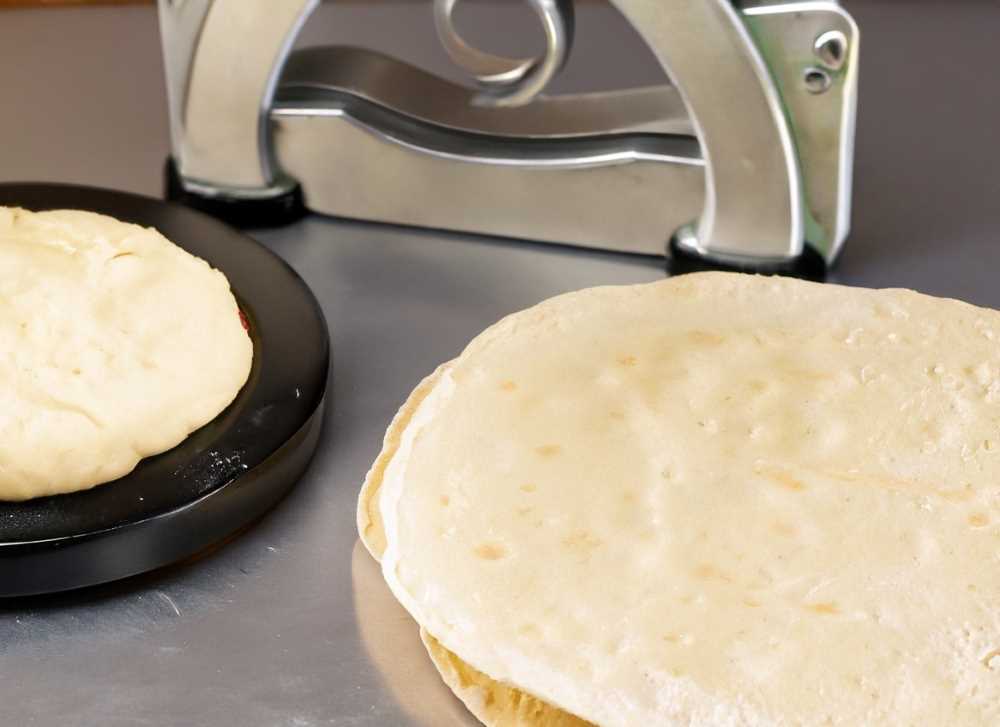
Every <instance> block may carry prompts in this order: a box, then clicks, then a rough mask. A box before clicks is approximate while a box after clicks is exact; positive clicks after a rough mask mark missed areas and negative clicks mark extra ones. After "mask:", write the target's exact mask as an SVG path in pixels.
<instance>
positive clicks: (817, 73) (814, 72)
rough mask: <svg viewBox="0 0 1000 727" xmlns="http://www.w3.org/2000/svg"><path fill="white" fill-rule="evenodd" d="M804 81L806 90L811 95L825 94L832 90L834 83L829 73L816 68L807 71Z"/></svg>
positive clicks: (803, 75) (804, 74) (812, 67)
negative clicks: (831, 86) (831, 85)
mask: <svg viewBox="0 0 1000 727" xmlns="http://www.w3.org/2000/svg"><path fill="white" fill-rule="evenodd" d="M802 81H803V82H804V83H805V85H806V90H807V91H808V92H809V93H825V92H826V90H827V89H829V88H830V84H831V83H833V79H832V78H830V74H829V73H827V72H826V71H824V70H823V69H822V68H817V67H815V66H811V67H809V68H807V69H806V70H805V72H804V73H803V74H802Z"/></svg>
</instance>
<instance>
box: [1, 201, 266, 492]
mask: <svg viewBox="0 0 1000 727" xmlns="http://www.w3.org/2000/svg"><path fill="white" fill-rule="evenodd" d="M252 358H253V346H252V344H251V342H250V338H249V336H248V335H247V333H246V330H245V329H244V328H243V325H242V323H241V321H240V317H239V309H238V307H237V304H236V300H235V298H234V297H233V294H232V293H231V292H230V290H229V283H228V282H227V281H226V278H225V276H224V275H223V274H222V273H220V272H219V271H217V270H213V269H212V268H211V267H210V266H209V265H208V263H206V262H205V261H204V260H201V259H199V258H196V257H194V256H192V255H190V254H188V253H187V252H185V251H184V250H182V249H180V248H179V247H177V246H176V245H174V244H173V243H171V242H170V241H168V240H167V239H166V238H164V237H163V236H162V235H161V234H159V233H158V232H156V230H153V229H151V228H142V227H139V226H137V225H132V224H127V223H124V222H120V221H118V220H116V219H114V218H111V217H106V216H104V215H99V214H94V213H92V212H82V211H76V210H56V211H50V212H38V213H35V212H29V211H26V210H22V209H16V208H7V207H0V500H25V499H29V498H34V497H41V496H44V495H53V494H58V493H66V492H73V491H76V490H84V489H87V488H90V487H93V486H95V485H98V484H101V483H104V482H108V481H110V480H114V479H116V478H118V477H121V476H122V475H125V474H127V473H128V472H130V471H131V470H132V469H133V468H134V467H135V465H136V463H138V461H139V460H140V459H141V458H142V457H148V456H150V455H153V454H157V453H159V452H163V451H165V450H167V449H170V448H171V447H174V446H175V445H177V444H178V443H180V442H181V441H182V440H183V439H184V438H185V437H187V435H188V434H190V433H191V432H192V431H194V430H195V429H198V428H199V427H201V426H202V425H204V424H205V423H207V422H209V421H210V420H212V419H214V418H215V417H216V416H217V415H218V414H219V413H220V412H221V411H222V410H223V409H225V408H226V406H228V405H229V404H230V403H231V402H232V400H233V399H234V398H235V397H236V394H237V393H238V392H239V390H240V388H241V387H242V386H243V384H244V383H245V382H246V380H247V377H248V376H249V373H250V365H251V361H252Z"/></svg>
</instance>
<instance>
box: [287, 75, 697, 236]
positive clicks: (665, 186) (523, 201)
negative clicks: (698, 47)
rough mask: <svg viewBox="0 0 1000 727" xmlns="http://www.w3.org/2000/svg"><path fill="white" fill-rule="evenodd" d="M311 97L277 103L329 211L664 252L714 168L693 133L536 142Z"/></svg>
mask: <svg viewBox="0 0 1000 727" xmlns="http://www.w3.org/2000/svg"><path fill="white" fill-rule="evenodd" d="M304 100H305V103H298V102H297V101H295V100H292V99H284V100H282V102H281V103H279V105H278V106H276V108H275V109H274V113H273V115H272V118H273V121H274V126H275V140H276V143H277V149H278V157H279V159H280V160H281V163H282V165H283V166H284V167H285V168H286V169H288V171H289V173H290V174H292V175H294V176H295V177H296V178H297V179H299V180H300V181H301V183H302V186H303V189H304V190H305V191H306V195H307V197H306V203H307V205H308V206H309V207H310V208H311V209H314V210H318V211H321V212H324V213H326V214H332V215H338V216H342V217H361V218H365V219H378V220H386V221H390V222H395V223H400V224H407V225H417V226H420V227H433V228H439V229H454V230H469V229H475V230H478V231H481V232H486V233H489V234H494V235H504V236H508V237H520V238H530V239H533V240H543V241H551V242H563V243H567V242H568V243H573V244H577V245H583V246H587V247H598V248H603V249H616V250H621V251H628V252H640V253H646V254H650V255H662V254H663V249H664V245H665V243H666V240H667V235H668V234H669V232H667V231H669V230H672V229H675V228H676V227H677V226H679V225H681V224H683V223H684V222H685V221H687V220H688V219H691V217H692V216H693V215H697V214H698V212H699V210H701V208H702V202H703V200H702V196H701V194H702V190H703V189H704V167H703V163H702V160H701V157H700V155H699V152H698V147H697V144H696V143H695V142H694V141H693V140H692V139H690V138H688V137H678V136H658V135H641V134H636V135H626V136H621V137H617V138H615V137H583V138H577V139H563V140H559V141H553V140H545V139H537V140H533V141H532V142H531V143H530V145H528V146H526V145H527V144H528V142H527V141H525V142H524V143H523V144H522V145H516V144H511V143H510V142H509V140H507V139H505V138H501V137H492V136H486V135H478V136H472V135H462V136H460V135H455V134H451V133H447V132H443V131H441V130H440V129H436V128H434V127H430V126H427V125H425V124H421V123H419V122H415V121H413V120H412V119H409V118H408V117H405V116H402V115H399V114H393V113H391V112H387V111H386V110H385V109H384V108H383V107H381V106H379V105H376V104H372V103H369V102H367V101H364V100H361V99H359V98H357V97H354V96H348V95H343V94H341V95H337V94H335V93H332V92H327V93H326V94H325V95H324V96H323V97H322V98H319V97H318V95H317V93H316V92H313V93H311V94H309V95H308V96H307V97H306V99H304ZM317 158H320V159H322V160H323V164H322V165H320V164H317V163H316V160H317ZM359 160H363V161H362V162H361V163H359ZM330 169H337V170H341V173H340V174H330V172H329V170H330ZM609 190H622V192H621V193H609ZM664 196H666V197H667V198H668V199H669V200H670V204H663V201H662V200H663V198H664Z"/></svg>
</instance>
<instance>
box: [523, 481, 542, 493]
mask: <svg viewBox="0 0 1000 727" xmlns="http://www.w3.org/2000/svg"><path fill="white" fill-rule="evenodd" d="M537 489H538V485H536V484H535V483H533V482H525V483H524V484H523V485H521V487H520V490H521V492H534V491H535V490H537Z"/></svg>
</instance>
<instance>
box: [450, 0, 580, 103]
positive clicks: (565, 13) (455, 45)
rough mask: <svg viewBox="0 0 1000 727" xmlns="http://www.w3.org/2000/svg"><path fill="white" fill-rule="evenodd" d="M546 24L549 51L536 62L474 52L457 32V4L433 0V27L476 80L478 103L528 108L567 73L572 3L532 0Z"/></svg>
mask: <svg viewBox="0 0 1000 727" xmlns="http://www.w3.org/2000/svg"><path fill="white" fill-rule="evenodd" d="M527 2H528V3H529V4H530V5H531V8H532V9H533V10H534V11H535V14H536V15H537V16H538V19H539V20H540V21H541V23H542V29H543V30H544V32H545V40H546V50H545V53H544V54H543V55H541V56H539V57H537V58H505V57H502V56H496V55H493V54H491V53H486V52H485V51H481V50H479V49H477V48H473V47H472V46H470V45H469V44H468V43H466V42H465V39H464V38H462V36H461V35H460V34H459V32H458V31H457V30H456V29H455V24H454V21H453V20H452V14H453V13H454V10H455V6H456V5H457V4H458V0H434V24H435V26H436V27H437V32H438V37H439V38H440V39H441V43H442V45H443V46H444V49H445V51H446V52H447V53H448V55H449V56H451V59H452V60H453V61H454V62H455V63H457V64H458V65H460V66H462V67H463V68H464V69H465V70H466V71H468V72H469V74H470V75H472V77H473V78H475V80H476V83H477V84H478V86H479V88H480V93H479V94H478V95H477V96H476V98H475V99H474V101H473V102H474V103H476V104H480V105H484V106H523V105H525V104H528V103H530V102H531V100H532V99H533V98H535V97H536V96H537V95H538V94H540V93H541V92H542V91H543V90H544V89H545V87H546V86H547V85H548V84H549V82H550V81H551V80H552V78H553V77H554V76H555V75H556V74H557V73H558V72H559V71H560V70H561V69H562V67H563V65H564V64H565V63H566V59H567V58H568V57H569V53H570V49H571V48H572V46H573V26H574V12H573V0H527Z"/></svg>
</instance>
